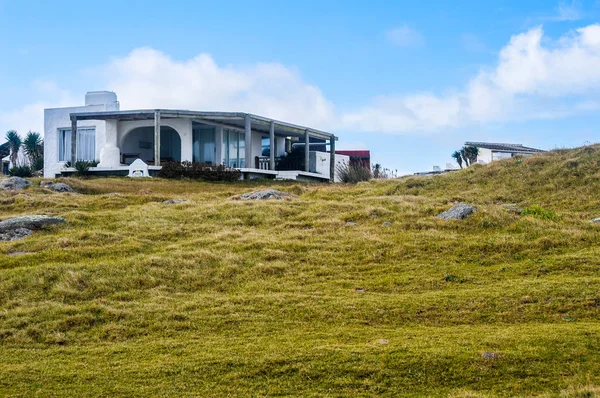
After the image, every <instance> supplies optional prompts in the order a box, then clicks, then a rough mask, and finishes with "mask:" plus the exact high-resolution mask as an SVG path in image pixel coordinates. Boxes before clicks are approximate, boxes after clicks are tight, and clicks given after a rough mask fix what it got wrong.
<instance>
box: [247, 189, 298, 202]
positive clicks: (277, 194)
mask: <svg viewBox="0 0 600 398" xmlns="http://www.w3.org/2000/svg"><path fill="white" fill-rule="evenodd" d="M293 197H295V195H292V194H289V193H287V192H281V191H278V190H276V189H267V190H265V191H255V192H249V193H244V194H241V195H240V196H239V198H240V199H244V200H270V199H277V200H280V199H286V198H293Z"/></svg>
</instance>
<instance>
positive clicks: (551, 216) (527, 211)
mask: <svg viewBox="0 0 600 398" xmlns="http://www.w3.org/2000/svg"><path fill="white" fill-rule="evenodd" d="M522 214H523V215H525V216H532V217H533V218H538V219H540V220H556V218H557V217H558V216H557V215H556V213H555V212H554V210H548V209H544V208H543V207H542V206H540V205H533V206H529V207H526V208H524V209H523V213H522Z"/></svg>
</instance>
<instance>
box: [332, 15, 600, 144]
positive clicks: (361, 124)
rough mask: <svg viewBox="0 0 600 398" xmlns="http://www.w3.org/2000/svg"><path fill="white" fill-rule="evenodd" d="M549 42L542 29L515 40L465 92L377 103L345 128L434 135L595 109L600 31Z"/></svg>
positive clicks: (348, 119)
mask: <svg viewBox="0 0 600 398" xmlns="http://www.w3.org/2000/svg"><path fill="white" fill-rule="evenodd" d="M548 42H549V41H547V40H545V39H544V38H543V30H542V28H541V27H537V28H534V29H531V30H530V31H528V32H525V33H522V34H518V35H515V36H513V37H512V38H511V40H510V42H509V43H508V44H507V45H506V46H505V47H504V48H503V49H502V50H501V51H500V54H499V57H498V63H497V64H496V66H495V67H494V68H491V69H490V70H482V71H480V72H479V73H478V74H477V75H476V76H475V77H473V78H472V79H471V80H470V81H469V83H468V84H467V85H466V87H465V88H464V89H463V90H461V91H459V92H453V93H449V94H444V95H436V94H433V93H421V94H416V95H415V94H410V95H399V96H387V97H381V98H377V99H375V100H373V101H372V102H371V104H369V105H367V106H364V107H362V108H360V109H358V110H356V111H355V112H351V113H346V114H345V115H344V116H343V122H344V125H345V126H347V127H349V128H351V126H356V127H358V128H359V129H360V130H366V131H368V130H371V131H379V132H388V133H407V132H413V133H414V132H420V131H425V132H432V131H443V130H444V129H448V128H454V127H458V126H464V125H469V124H478V123H489V122H502V121H514V120H531V119H546V118H554V117H565V116H569V115H572V114H577V113H580V112H585V111H586V110H589V109H595V107H596V106H597V103H598V101H599V100H600V97H599V96H598V94H597V92H598V89H599V88H600V25H598V24H596V25H590V26H587V27H584V28H580V29H577V30H576V31H574V32H570V33H569V34H567V35H565V36H563V37H562V38H560V39H559V40H557V41H556V42H549V43H550V44H546V43H548ZM574 99H575V100H576V102H577V103H578V104H577V103H574ZM592 105H593V106H592Z"/></svg>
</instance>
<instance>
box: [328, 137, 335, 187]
mask: <svg viewBox="0 0 600 398" xmlns="http://www.w3.org/2000/svg"><path fill="white" fill-rule="evenodd" d="M329 142H330V144H329V181H330V182H335V137H331V139H330V140H329Z"/></svg>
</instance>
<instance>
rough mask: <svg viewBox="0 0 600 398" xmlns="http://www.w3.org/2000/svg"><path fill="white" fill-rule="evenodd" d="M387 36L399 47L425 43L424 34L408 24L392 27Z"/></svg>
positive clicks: (417, 45) (416, 45) (418, 45)
mask: <svg viewBox="0 0 600 398" xmlns="http://www.w3.org/2000/svg"><path fill="white" fill-rule="evenodd" d="M385 36H386V38H387V39H388V41H389V42H390V43H392V44H395V45H396V46H398V47H420V46H422V45H423V44H425V39H424V38H423V35H422V34H421V33H419V32H418V31H417V30H415V29H413V28H411V27H409V26H407V25H404V26H400V27H398V28H394V29H390V30H388V31H387V32H386V33H385Z"/></svg>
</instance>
